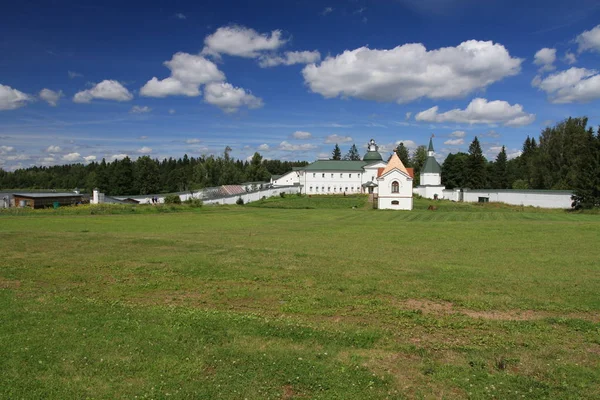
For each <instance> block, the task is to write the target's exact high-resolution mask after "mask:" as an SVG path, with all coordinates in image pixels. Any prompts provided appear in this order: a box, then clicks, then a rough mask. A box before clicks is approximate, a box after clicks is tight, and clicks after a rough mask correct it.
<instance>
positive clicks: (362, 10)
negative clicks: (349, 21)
mask: <svg viewBox="0 0 600 400" xmlns="http://www.w3.org/2000/svg"><path fill="white" fill-rule="evenodd" d="M365 11H367V8H366V7H361V8H359V9H358V10H356V11H354V12H353V13H352V14H362V13H363V12H365Z"/></svg>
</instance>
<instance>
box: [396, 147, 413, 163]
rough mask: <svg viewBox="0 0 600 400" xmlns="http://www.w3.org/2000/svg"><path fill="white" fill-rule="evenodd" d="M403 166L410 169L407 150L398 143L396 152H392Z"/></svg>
mask: <svg viewBox="0 0 600 400" xmlns="http://www.w3.org/2000/svg"><path fill="white" fill-rule="evenodd" d="M394 151H395V152H396V154H397V155H398V158H400V161H402V164H404V166H405V167H410V156H409V154H408V149H407V148H406V147H405V146H404V143H402V142H400V144H399V145H398V147H396V150H394Z"/></svg>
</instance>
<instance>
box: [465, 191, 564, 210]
mask: <svg viewBox="0 0 600 400" xmlns="http://www.w3.org/2000/svg"><path fill="white" fill-rule="evenodd" d="M572 195H573V193H572V192H571V191H568V190H471V189H465V190H464V191H463V201H465V202H469V203H477V202H479V198H480V197H483V198H488V199H489V201H490V202H499V203H506V204H512V205H517V206H534V207H543V208H563V209H567V208H571V202H572V200H571V196H572Z"/></svg>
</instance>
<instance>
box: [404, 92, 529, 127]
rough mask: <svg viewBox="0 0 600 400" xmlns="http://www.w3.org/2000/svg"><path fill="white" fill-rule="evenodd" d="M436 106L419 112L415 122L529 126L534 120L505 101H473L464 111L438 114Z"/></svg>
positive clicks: (455, 110)
mask: <svg viewBox="0 0 600 400" xmlns="http://www.w3.org/2000/svg"><path fill="white" fill-rule="evenodd" d="M438 109H439V108H438V106H435V107H431V108H430V109H428V110H425V111H421V112H420V113H418V114H417V115H416V116H415V119H416V120H417V121H426V122H457V123H466V124H504V125H506V126H523V125H529V124H531V123H532V122H533V121H534V120H535V115H534V114H528V113H526V112H525V111H523V106H522V105H520V104H515V105H510V104H509V103H508V102H506V101H502V100H495V101H488V100H486V99H482V98H477V99H473V101H471V103H469V105H468V106H467V108H466V109H464V110H460V109H454V110H450V111H446V112H444V113H438Z"/></svg>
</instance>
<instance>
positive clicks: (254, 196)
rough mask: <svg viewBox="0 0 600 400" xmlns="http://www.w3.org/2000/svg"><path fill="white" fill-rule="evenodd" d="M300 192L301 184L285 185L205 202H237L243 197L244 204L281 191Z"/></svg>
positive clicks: (286, 192)
mask: <svg viewBox="0 0 600 400" xmlns="http://www.w3.org/2000/svg"><path fill="white" fill-rule="evenodd" d="M298 192H300V187H299V186H285V187H277V188H271V189H265V190H258V191H256V192H250V193H244V194H241V195H233V196H228V197H221V198H219V199H212V200H204V201H203V202H204V204H236V201H237V200H238V199H239V198H240V197H241V198H242V200H244V204H246V203H249V202H252V201H258V200H260V199H262V198H263V197H272V196H279V195H280V193H285V194H296V193H298Z"/></svg>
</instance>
